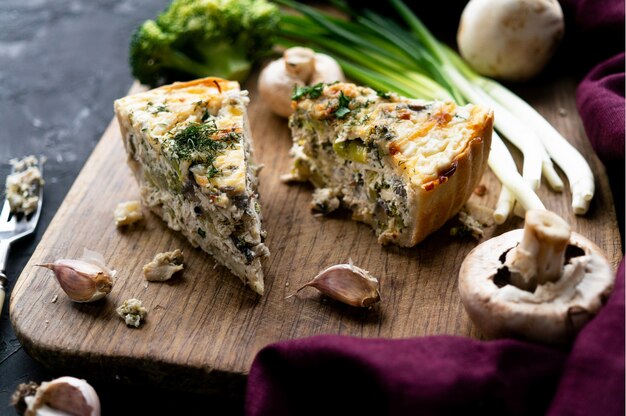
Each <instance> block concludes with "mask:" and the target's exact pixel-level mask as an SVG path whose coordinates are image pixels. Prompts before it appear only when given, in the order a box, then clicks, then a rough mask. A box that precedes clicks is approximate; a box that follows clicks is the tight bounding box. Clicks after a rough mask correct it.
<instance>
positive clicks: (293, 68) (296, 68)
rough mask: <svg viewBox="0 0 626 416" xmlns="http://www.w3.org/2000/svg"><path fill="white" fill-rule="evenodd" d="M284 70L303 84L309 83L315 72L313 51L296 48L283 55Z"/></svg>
mask: <svg viewBox="0 0 626 416" xmlns="http://www.w3.org/2000/svg"><path fill="white" fill-rule="evenodd" d="M283 58H284V59H285V70H286V71H287V73H288V74H289V75H290V76H292V77H293V78H297V79H300V80H302V81H303V82H304V83H305V84H308V83H309V81H311V77H312V76H313V73H314V72H315V51H314V50H313V49H309V48H302V47H300V46H296V47H293V48H289V49H287V50H286V51H285V52H284V53H283Z"/></svg>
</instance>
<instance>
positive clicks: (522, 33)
mask: <svg viewBox="0 0 626 416" xmlns="http://www.w3.org/2000/svg"><path fill="white" fill-rule="evenodd" d="M563 33H564V22H563V11H562V10H561V6H560V5H559V3H558V1H557V0H470V2H469V3H468V4H467V6H465V9H464V10H463V14H462V15H461V22H460V24H459V30H458V33H457V42H458V46H459V51H460V52H461V55H462V56H463V58H465V60H466V61H467V62H469V64H470V65H471V66H472V67H473V68H474V69H475V70H476V71H478V72H479V73H480V74H482V75H485V76H489V77H494V78H499V79H503V80H509V81H522V80H526V79H529V78H532V77H533V76H535V75H537V74H538V73H539V72H541V70H542V69H543V68H544V67H545V65H546V64H547V63H548V61H549V60H550V58H551V57H552V55H553V54H554V51H555V50H556V47H557V46H558V44H559V42H560V41H561V38H562V37H563Z"/></svg>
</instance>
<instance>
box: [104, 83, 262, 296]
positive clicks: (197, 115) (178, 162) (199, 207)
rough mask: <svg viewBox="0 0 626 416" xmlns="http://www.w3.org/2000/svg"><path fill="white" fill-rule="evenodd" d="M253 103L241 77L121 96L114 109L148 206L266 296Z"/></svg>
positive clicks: (165, 87) (168, 86) (129, 162)
mask: <svg viewBox="0 0 626 416" xmlns="http://www.w3.org/2000/svg"><path fill="white" fill-rule="evenodd" d="M248 102H249V100H248V96H247V91H241V90H240V89H239V84H238V83H237V82H234V81H227V80H223V79H219V78H204V79H199V80H195V81H191V82H184V83H174V84H172V85H166V86H163V87H160V88H156V89H153V90H150V91H147V92H142V93H138V94H133V95H129V96H127V97H124V98H121V99H119V100H117V101H115V114H116V116H117V120H118V122H119V125H120V129H121V132H122V137H123V140H124V146H125V148H126V152H127V154H128V164H129V165H130V167H131V169H132V171H133V173H134V175H135V178H136V179H137V182H138V183H139V185H140V191H141V192H140V193H141V198H142V203H143V204H144V205H145V206H147V207H149V208H150V209H151V210H152V211H153V212H154V213H156V214H157V215H159V216H160V217H161V218H163V220H164V221H165V222H167V225H168V226H169V227H170V228H172V229H173V230H176V231H180V232H181V233H182V234H183V235H185V236H186V237H187V239H189V241H190V242H191V244H192V245H194V246H196V247H197V246H199V247H200V248H202V249H203V250H204V251H206V252H207V253H209V254H211V255H212V256H213V257H214V258H215V260H216V261H217V262H218V263H220V264H222V265H224V266H226V267H228V268H229V269H230V270H231V271H232V273H233V274H235V275H236V276H238V277H239V278H240V279H241V280H242V281H243V282H244V283H246V284H248V285H249V286H250V287H251V288H252V289H253V290H254V291H255V292H257V293H258V294H263V290H264V289H263V288H264V284H263V270H262V268H261V259H262V258H264V257H267V256H269V250H268V249H267V247H266V246H265V244H263V240H264V238H265V232H264V231H263V228H262V226H261V209H260V206H259V196H258V192H257V184H258V179H257V172H258V170H259V168H258V166H256V165H255V164H254V161H253V159H252V142H251V134H250V128H249V126H248V119H247V113H246V106H247V104H248Z"/></svg>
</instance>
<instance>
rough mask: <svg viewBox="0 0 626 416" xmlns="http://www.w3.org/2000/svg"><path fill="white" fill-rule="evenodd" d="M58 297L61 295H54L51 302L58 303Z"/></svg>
mask: <svg viewBox="0 0 626 416" xmlns="http://www.w3.org/2000/svg"><path fill="white" fill-rule="evenodd" d="M57 299H59V295H54V297H53V298H52V300H51V301H50V303H56V302H57Z"/></svg>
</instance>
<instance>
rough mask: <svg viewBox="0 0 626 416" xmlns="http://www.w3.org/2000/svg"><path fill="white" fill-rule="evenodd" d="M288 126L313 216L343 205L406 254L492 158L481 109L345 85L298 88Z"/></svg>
mask: <svg viewBox="0 0 626 416" xmlns="http://www.w3.org/2000/svg"><path fill="white" fill-rule="evenodd" d="M292 106H293V107H294V113H293V114H292V116H291V117H290V119H289V126H290V128H291V133H292V136H293V147H292V149H291V153H292V156H293V157H294V165H293V169H292V171H291V173H290V174H289V175H287V177H286V178H285V179H286V180H298V181H310V182H311V183H312V184H313V185H314V186H315V187H316V188H317V189H316V190H315V191H314V193H313V204H312V205H313V208H314V209H317V210H319V211H322V212H325V213H326V212H330V211H333V210H335V209H337V208H339V207H340V206H343V207H346V208H348V209H349V210H351V211H352V218H353V219H355V220H358V221H362V222H365V223H367V224H370V225H371V226H372V227H373V228H374V230H375V232H376V235H377V236H378V241H379V243H381V244H388V243H393V244H397V245H400V246H404V247H411V246H414V245H415V244H417V243H419V242H420V241H422V240H423V239H424V238H426V237H427V236H428V235H429V234H430V233H432V232H433V231H435V230H437V229H438V228H440V227H441V226H442V225H443V224H444V223H445V222H446V221H447V220H448V219H449V218H451V217H452V216H453V215H455V214H456V213H457V212H458V211H459V210H460V209H461V207H462V206H463V204H464V203H465V201H466V200H467V199H468V198H469V197H470V195H471V193H472V191H473V190H474V188H475V186H476V185H477V184H478V181H479V180H480V178H481V177H482V175H483V173H484V171H485V168H486V165H487V158H488V156H489V148H490V145H491V132H492V126H493V113H492V112H491V111H490V110H488V109H486V108H484V107H481V106H477V105H466V106H463V107H460V106H457V105H456V104H455V103H453V102H445V101H432V102H428V101H422V100H412V99H408V98H403V97H399V96H397V95H395V94H380V93H377V92H376V91H374V90H372V89H370V88H366V87H360V86H357V85H354V84H349V83H335V84H330V85H321V84H318V85H315V86H312V87H304V88H299V89H297V90H296V91H295V94H294V101H293V102H292Z"/></svg>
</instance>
